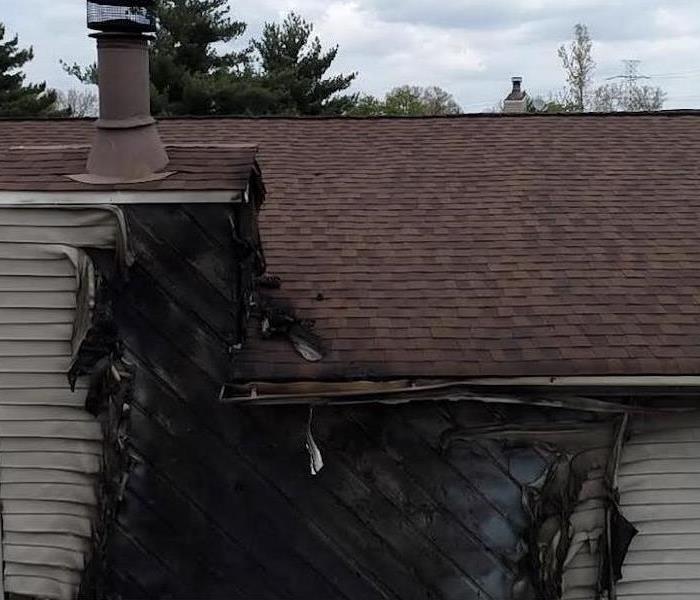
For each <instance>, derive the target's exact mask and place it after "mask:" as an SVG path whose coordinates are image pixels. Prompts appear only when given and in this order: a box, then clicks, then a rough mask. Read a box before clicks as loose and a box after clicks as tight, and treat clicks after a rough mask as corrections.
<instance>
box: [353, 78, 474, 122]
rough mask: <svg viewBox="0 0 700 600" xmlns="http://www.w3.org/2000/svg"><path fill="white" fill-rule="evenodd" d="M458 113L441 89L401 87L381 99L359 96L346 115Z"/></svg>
mask: <svg viewBox="0 0 700 600" xmlns="http://www.w3.org/2000/svg"><path fill="white" fill-rule="evenodd" d="M461 112H462V109H461V107H460V106H459V104H457V102H456V101H455V99H454V97H453V96H452V94H450V93H448V92H446V91H445V90H443V89H442V88H439V87H437V86H432V87H420V86H411V85H403V86H400V87H396V88H394V89H393V90H391V91H390V92H387V94H386V95H385V96H384V99H383V100H379V99H378V98H376V97H374V96H370V95H362V96H360V97H359V98H358V100H357V103H356V104H355V106H354V107H353V108H352V109H351V110H349V111H348V114H350V115H352V116H360V117H369V116H396V117H425V116H435V115H456V114H460V113H461Z"/></svg>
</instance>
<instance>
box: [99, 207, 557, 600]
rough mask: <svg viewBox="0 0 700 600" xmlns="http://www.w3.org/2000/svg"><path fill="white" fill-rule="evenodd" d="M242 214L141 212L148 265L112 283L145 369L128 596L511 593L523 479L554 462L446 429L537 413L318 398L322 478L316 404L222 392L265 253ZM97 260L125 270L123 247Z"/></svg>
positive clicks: (118, 571)
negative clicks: (239, 402) (229, 398)
mask: <svg viewBox="0 0 700 600" xmlns="http://www.w3.org/2000/svg"><path fill="white" fill-rule="evenodd" d="M242 210H245V207H242V206H236V205H219V206H203V205H200V206H182V205H180V206H158V207H151V206H128V207H124V212H125V214H126V216H127V219H128V223H129V241H130V247H131V249H132V250H133V253H134V259H135V261H134V264H133V266H132V267H131V269H130V271H129V278H128V281H126V282H123V281H120V278H119V277H116V276H115V277H114V278H113V281H114V315H115V319H116V322H117V326H118V328H119V335H120V338H121V340H122V343H123V347H124V353H125V359H126V360H127V361H128V362H129V363H130V364H131V365H133V367H134V377H133V388H132V395H131V401H132V403H131V413H130V431H129V438H128V443H129V453H130V456H131V457H132V458H133V461H134V463H133V469H132V471H131V472H130V475H129V478H128V482H127V485H126V489H125V493H124V501H123V502H122V503H121V505H120V511H119V514H118V519H117V522H116V524H115V527H114V530H113V534H112V536H111V538H110V544H109V550H110V551H109V556H108V558H109V560H108V571H109V572H108V576H109V580H110V586H111V589H110V592H111V595H112V596H113V597H115V598H117V597H120V596H121V597H123V598H158V597H161V598H163V597H169V598H209V599H214V598H226V599H235V598H239V599H245V600H248V599H249V598H256V599H270V600H277V599H279V598H289V599H290V600H296V599H301V598H323V599H328V600H330V599H335V598H337V599H339V600H340V599H342V600H373V599H392V600H397V599H401V600H426V599H433V600H470V599H473V600H503V599H505V598H509V597H510V595H511V588H512V587H513V585H514V583H515V581H516V579H517V578H519V576H520V574H519V567H518V563H519V561H520V560H521V559H522V558H523V556H524V554H525V550H526V548H525V538H526V530H527V526H528V524H527V519H526V517H525V514H524V510H523V507H522V494H523V488H522V486H523V485H525V484H526V483H529V482H531V481H532V480H534V479H536V478H537V477H538V476H539V475H540V474H541V472H542V470H543V469H544V467H545V464H546V461H545V460H544V459H543V458H542V456H540V455H539V454H538V453H537V452H535V451H533V450H532V449H531V448H512V447H507V446H506V445H505V444H504V445H501V444H499V443H491V442H490V441H488V440H486V441H484V442H478V443H476V442H474V443H458V444H452V445H451V446H450V447H449V448H448V449H445V448H444V447H443V444H442V442H443V434H445V433H447V432H449V431H451V430H456V429H460V428H462V427H473V426H474V425H475V424H483V425H494V426H498V425H502V424H504V423H508V422H513V421H514V420H517V419H518V418H519V415H520V412H525V413H529V411H528V410H527V409H523V410H522V411H520V410H519V409H518V408H513V409H509V408H503V409H502V410H501V408H500V407H499V408H498V409H492V408H487V407H484V406H483V405H474V404H457V403H429V404H421V403H417V404H413V405H407V406H400V407H386V406H368V407H356V408H353V407H346V408H337V407H327V408H326V407H324V408H319V409H318V410H316V411H315V413H314V420H313V431H314V436H315V438H316V441H317V442H318V444H319V446H320V447H321V450H322V452H323V458H324V462H325V464H326V467H325V468H324V469H323V471H321V473H320V474H319V476H318V477H312V476H311V475H310V473H309V458H308V454H307V451H306V449H305V441H306V431H307V423H308V417H309V412H308V408H306V407H293V408H285V407H278V408H250V409H248V408H238V407H234V406H230V405H224V404H222V403H220V402H219V400H218V397H219V393H220V389H221V384H222V382H224V381H227V377H229V374H230V372H231V367H232V364H233V363H234V362H235V360H236V347H237V344H238V343H239V342H240V333H241V331H240V322H241V315H242V314H243V313H242V311H244V310H245V308H246V306H245V303H246V302H247V301H248V299H249V294H248V293H247V289H248V288H249V286H250V281H246V278H249V277H250V276H251V273H250V271H248V274H246V268H245V264H244V261H245V259H246V256H249V255H250V248H247V247H246V244H245V243H241V239H243V240H245V237H246V236H245V235H244V232H242V231H240V228H239V230H238V238H239V239H238V240H237V239H235V237H234V235H233V231H232V228H231V224H230V220H231V218H233V219H234V220H235V221H236V222H237V223H238V224H239V225H240V223H241V218H240V217H241V215H240V214H239V211H242ZM95 259H96V260H97V261H98V262H99V266H100V269H99V270H100V272H102V273H108V271H109V267H110V265H112V264H113V261H112V260H111V258H110V257H104V259H105V261H104V262H105V264H103V263H102V257H100V256H95ZM536 412H537V414H539V412H538V411H536ZM543 418H546V416H543Z"/></svg>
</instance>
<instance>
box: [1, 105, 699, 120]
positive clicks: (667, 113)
mask: <svg viewBox="0 0 700 600" xmlns="http://www.w3.org/2000/svg"><path fill="white" fill-rule="evenodd" d="M675 116H700V109H695V108H679V109H669V110H660V111H640V112H585V113H567V112H561V113H546V112H541V113H496V112H493V113H488V112H479V113H461V114H458V115H427V116H398V115H381V116H367V117H365V116H347V115H171V116H159V117H157V119H158V120H159V121H225V120H240V121H257V120H261V121H368V122H371V121H430V120H461V119H523V118H525V119H527V118H538V119H545V118H552V119H565V118H571V119H586V118H590V119H592V118H625V117H675ZM96 120H97V119H95V118H93V117H77V118H76V117H35V118H29V117H0V123H2V122H15V123H23V122H69V123H80V122H87V123H93V122H95V121H96Z"/></svg>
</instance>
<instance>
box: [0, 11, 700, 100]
mask: <svg viewBox="0 0 700 600" xmlns="http://www.w3.org/2000/svg"><path fill="white" fill-rule="evenodd" d="M3 1H4V3H6V4H10V6H9V7H3V14H2V17H1V19H2V20H3V21H4V22H5V24H6V25H7V26H8V30H9V32H11V33H13V32H17V33H19V34H20V36H21V41H22V43H23V44H24V45H33V46H34V47H35V53H36V59H35V60H34V61H33V63H32V64H31V65H29V67H28V68H27V72H28V75H29V77H30V78H31V79H33V80H47V81H48V82H49V84H50V85H52V86H54V87H58V88H63V89H66V88H69V87H71V86H75V82H74V81H73V80H71V79H70V78H69V77H68V76H66V75H65V74H63V73H62V72H61V70H60V67H59V65H58V60H59V59H60V58H63V59H65V60H67V61H69V62H71V61H77V62H81V63H87V62H90V61H92V60H93V58H94V54H95V51H94V43H93V42H92V41H91V40H89V39H88V38H87V36H86V30H85V16H84V3H83V2H82V1H79V0H24V1H23V2H10V0H3ZM231 7H232V10H233V14H234V16H235V17H236V18H238V19H241V20H243V21H245V22H247V23H248V24H249V29H248V33H247V34H246V36H245V39H244V40H241V44H244V43H246V42H247V41H248V39H249V38H250V37H251V36H255V35H257V34H258V33H259V31H260V30H261V28H262V24H263V23H264V22H265V21H276V20H279V19H280V18H281V17H282V16H283V15H284V14H286V13H287V12H288V11H290V10H295V11H297V12H298V13H300V14H301V15H303V16H304V17H306V18H307V19H309V20H310V21H312V22H313V23H314V24H315V25H316V32H317V33H318V35H319V36H320V37H321V40H322V42H323V43H324V45H326V46H331V45H335V44H339V45H340V54H339V56H338V59H337V61H336V63H335V65H334V69H335V70H336V71H338V72H346V73H347V72H354V71H359V77H358V80H357V85H356V88H357V89H358V90H362V91H368V92H372V93H375V94H380V93H383V92H384V91H386V90H388V89H390V88H391V87H393V86H395V85H400V84H403V83H416V84H420V85H432V84H435V85H440V86H442V87H444V88H446V89H448V90H449V91H451V92H452V93H453V94H454V95H455V96H456V97H457V100H458V101H459V102H460V103H461V104H462V105H463V106H464V107H465V108H466V109H468V110H471V111H479V110H482V109H485V108H488V107H491V106H495V105H496V104H497V102H498V101H499V100H500V99H501V98H502V97H503V96H504V95H505V94H506V93H507V91H508V87H509V78H510V77H511V76H512V75H522V76H523V77H524V78H525V85H526V87H527V88H528V89H529V90H530V91H533V92H540V93H545V94H546V93H547V91H549V90H553V89H558V88H560V87H561V86H562V85H563V76H562V72H561V68H560V65H559V63H558V59H557V56H556V49H557V47H558V46H559V45H560V44H561V43H563V42H565V41H566V40H567V39H569V38H570V36H571V30H572V27H573V25H574V24H575V23H577V22H583V23H586V24H588V25H589V28H590V30H591V33H592V35H593V38H594V42H595V46H594V53H595V58H596V61H597V63H598V71H597V78H598V79H599V80H600V81H602V80H604V79H605V78H606V77H609V76H612V75H615V74H618V73H619V72H620V71H621V68H622V67H621V61H622V60H623V59H627V58H634V59H640V60H642V61H643V63H642V70H643V71H644V72H646V73H650V74H654V75H660V76H661V77H660V78H659V79H656V80H652V82H655V83H656V84H658V85H662V86H663V87H665V88H666V89H667V91H668V92H669V103H668V105H667V106H668V107H669V108H678V107H689V106H700V64H699V63H698V59H697V56H699V55H700V2H698V1H697V0H442V1H441V2H428V0H236V1H235V2H233V1H232V2H231Z"/></svg>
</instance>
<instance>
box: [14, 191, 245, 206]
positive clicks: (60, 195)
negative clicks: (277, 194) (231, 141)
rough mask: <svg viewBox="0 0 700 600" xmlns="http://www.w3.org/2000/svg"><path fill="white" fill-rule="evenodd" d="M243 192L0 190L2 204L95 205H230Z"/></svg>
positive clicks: (241, 198)
mask: <svg viewBox="0 0 700 600" xmlns="http://www.w3.org/2000/svg"><path fill="white" fill-rule="evenodd" d="M244 195H245V192H243V191H240V190H231V191H216V190H215V191H207V190H192V191H177V190H158V191H136V190H135V191H120V190H109V191H107V190H94V191H92V190H91V191H63V192H62V191H53V192H50V191H35V192H33V191H30V190H29V191H16V192H13V191H0V207H3V206H14V207H17V206H66V207H70V206H90V205H95V204H114V205H119V204H229V203H239V202H242V201H243V197H244Z"/></svg>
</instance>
